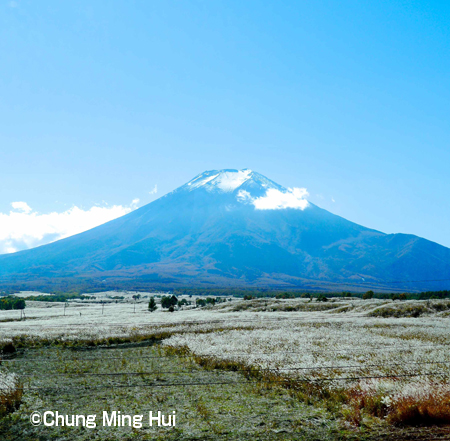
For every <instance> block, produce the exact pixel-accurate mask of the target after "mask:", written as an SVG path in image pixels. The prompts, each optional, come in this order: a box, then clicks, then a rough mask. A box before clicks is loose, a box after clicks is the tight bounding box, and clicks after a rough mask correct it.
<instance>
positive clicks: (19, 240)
mask: <svg viewBox="0 0 450 441" xmlns="http://www.w3.org/2000/svg"><path fill="white" fill-rule="evenodd" d="M138 203H139V199H134V200H133V201H132V203H131V204H130V205H129V206H122V205H113V206H112V207H108V206H94V207H91V208H89V209H88V210H83V209H82V208H78V207H76V206H74V207H72V208H70V209H68V210H66V211H63V212H61V213H58V212H52V213H47V214H42V213H38V212H36V211H33V210H32V208H31V207H30V206H29V205H28V204H27V203H26V202H13V203H12V204H11V206H12V208H13V210H11V211H10V212H9V213H8V214H5V213H0V254H4V253H12V252H15V251H20V250H24V249H28V248H33V247H36V246H39V245H44V244H46V243H49V242H54V241H55V240H59V239H63V238H65V237H68V236H73V235H74V234H77V233H81V232H83V231H86V230H89V229H91V228H94V227H96V226H98V225H101V224H104V223H105V222H108V221H110V220H113V219H116V218H117V217H120V216H123V215H124V214H127V213H129V212H130V211H133V210H134V209H136V208H137V204H138Z"/></svg>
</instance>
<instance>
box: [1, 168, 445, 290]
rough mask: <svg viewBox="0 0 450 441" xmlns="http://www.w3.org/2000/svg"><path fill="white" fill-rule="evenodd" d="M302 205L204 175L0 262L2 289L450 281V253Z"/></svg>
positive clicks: (235, 178) (298, 198) (259, 186)
mask: <svg viewBox="0 0 450 441" xmlns="http://www.w3.org/2000/svg"><path fill="white" fill-rule="evenodd" d="M305 197H306V193H305V192H304V191H303V190H301V189H286V188H284V187H282V186H280V185H278V184H276V183H275V182H273V181H271V180H269V179H267V178H266V177H264V176H262V175H260V174H259V173H256V172H252V171H250V170H240V171H239V170H214V171H209V172H205V173H202V174H200V175H198V176H196V177H195V178H194V179H193V180H191V181H190V182H188V183H187V184H185V185H183V186H182V187H179V188H178V189H176V190H175V191H173V192H172V193H169V194H167V195H166V196H164V197H162V198H160V199H158V200H156V201H154V202H152V203H150V204H148V205H146V206H144V207H142V208H140V209H137V210H135V211H133V212H132V213H129V214H128V215H126V216H123V217H121V218H118V219H115V220H113V221H111V222H108V223H106V224H104V225H101V226H99V227H96V228H94V229H92V230H89V231H86V232H84V233H81V234H78V235H76V236H72V237H69V238H67V239H63V240H60V241H58V242H54V243H52V244H48V245H45V246H41V247H38V248H35V249H32V250H27V251H22V252H18V253H15V254H9V255H2V256H0V280H3V281H5V282H11V281H14V282H20V281H24V280H33V278H42V277H47V278H58V279H66V280H68V281H70V280H71V278H77V277H83V278H87V279H89V278H92V279H108V280H115V281H120V280H121V279H124V278H126V279H130V278H132V279H142V280H149V281H155V282H160V283H163V284H178V285H179V284H184V285H188V284H196V285H199V284H200V285H201V284H202V283H207V284H214V285H229V284H232V285H241V286H248V285H252V286H268V285H272V286H275V285H279V286H282V285H285V286H303V287H314V286H318V287H320V286H321V287H325V286H327V283H328V282H338V283H362V282H365V283H368V282H370V283H372V284H374V286H378V285H380V286H381V285H383V286H394V284H393V283H392V282H397V281H416V280H432V279H450V249H448V248H445V247H443V246H441V245H438V244H436V243H433V242H430V241H427V240H425V239H421V238H418V237H416V236H412V235H404V234H390V235H388V234H384V233H381V232H378V231H375V230H371V229H368V228H365V227H362V226H360V225H357V224H355V223H353V222H350V221H347V220H346V219H343V218H341V217H339V216H336V215H333V214H332V213H330V212H328V211H326V210H323V209H321V208H319V207H317V206H315V205H314V204H311V203H309V202H308V201H307V200H306V198H305ZM330 286H331V285H330ZM395 286H397V285H395ZM398 286H400V287H403V286H404V287H405V288H420V289H423V288H427V287H431V288H432V289H436V287H437V286H439V284H436V283H432V284H428V285H427V284H425V285H424V284H420V286H419V285H418V284H416V283H407V284H400V285H398Z"/></svg>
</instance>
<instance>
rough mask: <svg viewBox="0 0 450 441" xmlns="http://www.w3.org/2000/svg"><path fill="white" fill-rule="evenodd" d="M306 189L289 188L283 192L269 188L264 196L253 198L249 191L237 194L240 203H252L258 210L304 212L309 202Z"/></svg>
mask: <svg viewBox="0 0 450 441" xmlns="http://www.w3.org/2000/svg"><path fill="white" fill-rule="evenodd" d="M308 196H309V193H308V191H307V190H306V188H297V187H296V188H289V189H288V191H287V192H282V191H280V190H277V189H276V188H269V189H268V190H267V192H266V194H265V195H264V196H261V197H259V198H253V197H252V196H251V195H250V193H249V192H248V191H245V190H241V191H239V192H238V194H237V199H238V201H240V202H247V203H249V202H250V203H252V204H253V205H254V207H255V209H257V210H281V209H284V208H296V209H299V210H304V209H305V208H306V207H307V206H308V204H309V202H308V201H307V200H306V198H307V197H308Z"/></svg>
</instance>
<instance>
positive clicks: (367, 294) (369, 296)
mask: <svg viewBox="0 0 450 441" xmlns="http://www.w3.org/2000/svg"><path fill="white" fill-rule="evenodd" d="M373 295H374V292H373V291H367V292H365V293H364V294H363V300H369V299H373Z"/></svg>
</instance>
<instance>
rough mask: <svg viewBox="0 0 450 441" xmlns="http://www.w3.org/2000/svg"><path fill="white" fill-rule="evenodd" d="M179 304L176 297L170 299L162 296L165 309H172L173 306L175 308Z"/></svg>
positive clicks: (162, 304)
mask: <svg viewBox="0 0 450 441" xmlns="http://www.w3.org/2000/svg"><path fill="white" fill-rule="evenodd" d="M177 303H178V299H177V298H176V297H175V296H172V297H169V296H162V297H161V306H162V307H163V308H165V309H167V308H170V307H171V306H172V307H174V306H176V305H177Z"/></svg>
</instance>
